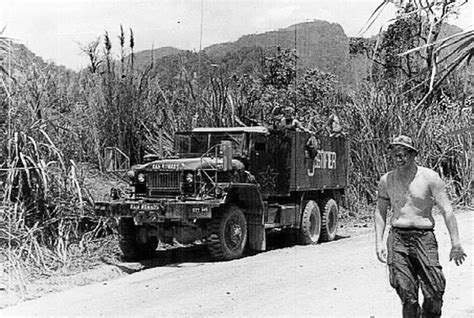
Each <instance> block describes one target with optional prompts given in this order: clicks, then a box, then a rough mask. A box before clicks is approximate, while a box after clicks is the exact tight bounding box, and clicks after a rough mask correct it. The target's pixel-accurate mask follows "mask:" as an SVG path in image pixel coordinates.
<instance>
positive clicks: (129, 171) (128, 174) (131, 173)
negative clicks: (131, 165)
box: [127, 170, 135, 179]
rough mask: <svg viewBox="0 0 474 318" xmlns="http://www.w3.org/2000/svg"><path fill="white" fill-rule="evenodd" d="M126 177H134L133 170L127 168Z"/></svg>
mask: <svg viewBox="0 0 474 318" xmlns="http://www.w3.org/2000/svg"><path fill="white" fill-rule="evenodd" d="M127 177H128V178H129V179H135V170H128V171H127Z"/></svg>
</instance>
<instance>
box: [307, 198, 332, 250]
mask: <svg viewBox="0 0 474 318" xmlns="http://www.w3.org/2000/svg"><path fill="white" fill-rule="evenodd" d="M302 207H303V213H302V216H301V227H300V230H299V242H300V244H303V245H308V244H316V243H318V242H319V241H321V242H329V241H332V240H334V239H335V238H336V231H337V219H338V212H339V209H338V207H337V203H336V201H335V200H334V199H326V200H324V201H323V202H322V204H321V209H320V206H318V204H317V203H316V202H315V201H314V200H307V201H304V202H303V205H302Z"/></svg>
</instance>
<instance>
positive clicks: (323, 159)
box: [308, 150, 336, 177]
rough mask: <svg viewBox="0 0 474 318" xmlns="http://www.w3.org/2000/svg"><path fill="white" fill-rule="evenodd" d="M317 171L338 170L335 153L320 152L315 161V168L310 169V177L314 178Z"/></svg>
mask: <svg viewBox="0 0 474 318" xmlns="http://www.w3.org/2000/svg"><path fill="white" fill-rule="evenodd" d="M316 169H331V170H333V169H336V153H335V152H334V151H325V150H318V154H317V155H316V157H314V159H313V166H312V167H311V169H308V176H310V177H312V176H314V170H316Z"/></svg>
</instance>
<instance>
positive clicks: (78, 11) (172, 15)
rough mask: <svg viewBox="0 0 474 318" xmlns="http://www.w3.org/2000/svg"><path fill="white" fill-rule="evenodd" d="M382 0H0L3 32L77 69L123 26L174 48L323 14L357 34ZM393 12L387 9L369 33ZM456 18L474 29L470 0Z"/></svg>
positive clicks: (141, 45)
mask: <svg viewBox="0 0 474 318" xmlns="http://www.w3.org/2000/svg"><path fill="white" fill-rule="evenodd" d="M381 1H382V0H232V1H231V0H155V1H152V0H67V1H64V0H63V1H60V0H41V1H39V0H38V1H34V0H1V4H0V30H1V29H2V28H3V27H4V26H6V29H5V31H4V34H3V35H4V36H8V37H12V38H15V39H17V40H19V41H20V42H21V43H24V44H26V45H27V46H28V47H29V48H30V49H31V50H32V51H33V52H34V53H36V54H37V55H39V56H41V57H43V58H44V59H46V60H52V61H54V62H56V63H59V64H63V65H66V66H68V67H70V68H73V69H78V68H81V67H84V66H86V65H87V59H86V58H85V57H84V56H83V55H81V54H80V49H79V44H87V43H90V42H91V41H93V40H95V39H96V38H97V37H99V36H101V35H103V34H104V32H105V31H108V32H109V35H110V36H111V39H112V41H113V45H115V47H117V46H118V39H117V36H118V34H119V28H120V24H122V25H123V27H124V29H125V30H126V33H127V36H128V30H129V29H130V28H132V29H133V32H134V35H135V43H136V47H135V50H136V51H139V50H145V49H151V48H152V47H154V48H158V47H162V46H174V47H177V48H180V49H189V50H198V49H199V45H200V30H201V6H202V8H203V19H202V20H203V28H202V47H203V48H204V47H206V46H208V45H210V44H215V43H221V42H227V41H235V40H237V39H238V38H239V37H240V36H242V35H245V34H251V33H260V32H265V31H272V30H277V29H279V28H285V27H288V26H289V25H292V24H295V23H299V22H304V21H310V20H313V19H317V20H326V21H329V22H335V23H339V24H341V25H342V27H343V28H344V30H345V32H346V34H347V35H349V36H356V35H357V34H358V32H359V30H360V29H361V28H362V26H363V25H364V23H365V22H366V21H367V19H368V18H369V16H370V14H371V13H372V12H373V11H374V9H375V8H376V7H377V6H378V4H379V3H380V2H381ZM471 2H472V1H471ZM393 14H394V10H393V8H387V9H386V10H385V11H384V13H383V14H382V15H381V16H380V17H379V18H378V23H377V24H375V25H374V26H373V27H372V28H371V29H370V30H369V31H368V32H367V33H366V35H371V34H374V33H377V32H378V29H379V28H380V26H381V25H382V24H383V23H384V22H386V21H387V20H388V19H390V18H392V17H393ZM454 23H455V24H457V25H459V26H461V27H463V28H468V27H469V26H471V27H472V24H473V23H472V3H469V4H468V6H466V7H465V8H464V10H463V12H462V14H461V16H460V18H459V19H458V20H457V21H454Z"/></svg>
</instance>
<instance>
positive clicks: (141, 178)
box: [137, 173, 145, 183]
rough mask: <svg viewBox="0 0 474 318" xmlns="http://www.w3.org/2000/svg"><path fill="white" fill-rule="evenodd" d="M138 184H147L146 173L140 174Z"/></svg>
mask: <svg viewBox="0 0 474 318" xmlns="http://www.w3.org/2000/svg"><path fill="white" fill-rule="evenodd" d="M137 180H138V182H140V183H144V182H145V174H144V173H139V174H138V177H137Z"/></svg>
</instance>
